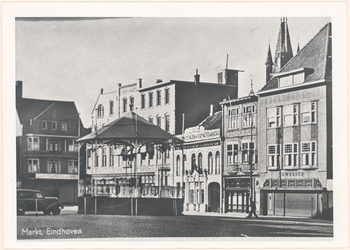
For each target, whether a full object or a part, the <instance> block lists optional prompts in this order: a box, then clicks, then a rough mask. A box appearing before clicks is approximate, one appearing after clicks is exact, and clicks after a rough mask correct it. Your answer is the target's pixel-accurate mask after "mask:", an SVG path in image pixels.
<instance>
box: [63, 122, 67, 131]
mask: <svg viewBox="0 0 350 250" xmlns="http://www.w3.org/2000/svg"><path fill="white" fill-rule="evenodd" d="M62 131H67V123H66V122H62Z"/></svg>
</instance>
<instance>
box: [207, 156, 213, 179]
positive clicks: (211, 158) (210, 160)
mask: <svg viewBox="0 0 350 250" xmlns="http://www.w3.org/2000/svg"><path fill="white" fill-rule="evenodd" d="M208 174H213V153H212V152H209V154H208Z"/></svg>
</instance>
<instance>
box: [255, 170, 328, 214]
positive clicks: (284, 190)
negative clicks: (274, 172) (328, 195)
mask: <svg viewBox="0 0 350 250" xmlns="http://www.w3.org/2000/svg"><path fill="white" fill-rule="evenodd" d="M295 173H296V174H297V172H295ZM300 173H302V172H300ZM323 192H324V191H323V188H322V185H321V182H320V181H319V179H317V178H288V179H282V180H280V179H278V178H277V179H274V178H272V179H266V180H265V182H264V184H263V187H262V189H261V190H260V202H261V211H260V212H261V214H263V215H276V216H296V217H320V216H321V214H322V209H323V205H322V204H323V199H324V198H323V196H324V195H323Z"/></svg>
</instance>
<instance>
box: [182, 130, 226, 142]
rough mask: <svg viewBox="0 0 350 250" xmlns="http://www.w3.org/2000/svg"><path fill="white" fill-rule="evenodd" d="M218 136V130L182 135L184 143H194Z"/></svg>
mask: <svg viewBox="0 0 350 250" xmlns="http://www.w3.org/2000/svg"><path fill="white" fill-rule="evenodd" d="M218 136H220V129H215V130H209V131H201V132H193V133H190V134H184V140H185V141H195V140H201V139H208V138H213V137H218Z"/></svg>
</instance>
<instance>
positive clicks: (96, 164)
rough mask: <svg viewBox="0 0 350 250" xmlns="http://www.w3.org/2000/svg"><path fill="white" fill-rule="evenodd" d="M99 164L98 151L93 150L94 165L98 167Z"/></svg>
mask: <svg viewBox="0 0 350 250" xmlns="http://www.w3.org/2000/svg"><path fill="white" fill-rule="evenodd" d="M98 164H99V159H98V152H97V150H96V151H95V167H98Z"/></svg>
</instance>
